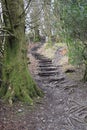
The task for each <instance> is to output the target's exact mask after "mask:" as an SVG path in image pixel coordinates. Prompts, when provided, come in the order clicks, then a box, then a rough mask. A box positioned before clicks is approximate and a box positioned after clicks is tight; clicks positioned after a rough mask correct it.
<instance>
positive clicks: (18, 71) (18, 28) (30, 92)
mask: <svg viewBox="0 0 87 130" xmlns="http://www.w3.org/2000/svg"><path fill="white" fill-rule="evenodd" d="M2 8H3V12H4V14H3V18H4V23H5V27H6V29H8V31H9V32H10V33H11V34H13V35H9V37H6V40H5V48H4V66H5V67H3V81H4V82H3V85H2V87H1V88H0V96H1V97H4V99H5V100H6V101H9V103H12V102H13V101H15V100H21V101H25V102H29V103H32V102H33V100H32V99H33V97H36V96H40V95H41V91H40V89H39V88H38V87H37V86H36V84H35V83H34V81H33V80H32V78H31V76H30V74H29V71H28V68H27V61H26V52H27V51H26V44H25V17H24V15H21V14H22V13H23V12H24V3H23V0H16V1H15V0H2ZM5 10H6V11H5Z"/></svg>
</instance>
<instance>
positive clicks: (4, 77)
mask: <svg viewBox="0 0 87 130" xmlns="http://www.w3.org/2000/svg"><path fill="white" fill-rule="evenodd" d="M45 41H46V42H48V45H49V47H50V46H53V45H54V44H55V43H57V44H59V43H60V42H61V43H66V45H67V46H68V55H69V59H70V63H72V64H77V65H84V67H85V71H84V77H83V80H84V81H87V0H24V1H23V0H16V1H12V0H0V98H3V99H4V100H5V101H8V102H9V103H10V104H12V103H13V102H14V101H16V100H21V101H24V102H29V103H30V104H32V103H33V98H34V97H38V96H42V95H43V92H42V91H41V90H40V89H39V88H38V87H37V85H36V84H35V82H34V81H33V79H32V77H31V75H30V73H29V70H28V65H27V62H28V61H27V56H26V55H27V44H28V43H29V42H30V43H31V42H32V44H33V43H35V42H45Z"/></svg>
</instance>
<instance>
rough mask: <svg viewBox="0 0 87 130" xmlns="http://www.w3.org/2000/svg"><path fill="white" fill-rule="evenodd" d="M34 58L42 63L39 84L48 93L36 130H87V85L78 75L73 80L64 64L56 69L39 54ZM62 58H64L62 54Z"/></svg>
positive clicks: (59, 56)
mask: <svg viewBox="0 0 87 130" xmlns="http://www.w3.org/2000/svg"><path fill="white" fill-rule="evenodd" d="M59 51H60V50H59ZM33 56H34V57H35V58H36V59H37V60H38V62H39V67H38V75H37V76H36V81H37V82H38V84H39V85H41V86H42V89H43V90H44V92H45V97H44V101H43V104H41V105H40V106H39V108H37V110H36V112H35V114H36V115H35V117H37V123H36V124H35V125H36V126H35V129H34V128H33V130H87V88H86V84H83V83H81V82H80V81H78V80H77V79H75V78H76V74H77V72H73V73H74V74H70V75H73V76H75V77H74V79H73V78H70V76H67V75H66V74H65V73H64V72H63V65H62V66H56V65H55V64H54V62H52V60H51V59H48V58H46V57H44V56H43V55H40V54H39V53H35V52H34V53H33ZM58 58H59V60H60V59H61V58H62V57H61V55H59V53H58ZM54 61H56V60H54ZM57 62H58V61H57Z"/></svg>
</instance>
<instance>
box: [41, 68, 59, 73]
mask: <svg viewBox="0 0 87 130" xmlns="http://www.w3.org/2000/svg"><path fill="white" fill-rule="evenodd" d="M39 70H40V71H42V72H43V71H54V70H57V68H56V67H40V68H39Z"/></svg>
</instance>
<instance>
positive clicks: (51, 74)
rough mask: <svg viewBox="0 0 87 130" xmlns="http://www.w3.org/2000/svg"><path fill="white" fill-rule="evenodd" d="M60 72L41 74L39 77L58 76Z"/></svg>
mask: <svg viewBox="0 0 87 130" xmlns="http://www.w3.org/2000/svg"><path fill="white" fill-rule="evenodd" d="M58 73H59V72H54V71H52V72H39V73H38V75H39V76H42V77H44V76H47V77H48V76H55V75H57V74H58Z"/></svg>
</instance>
